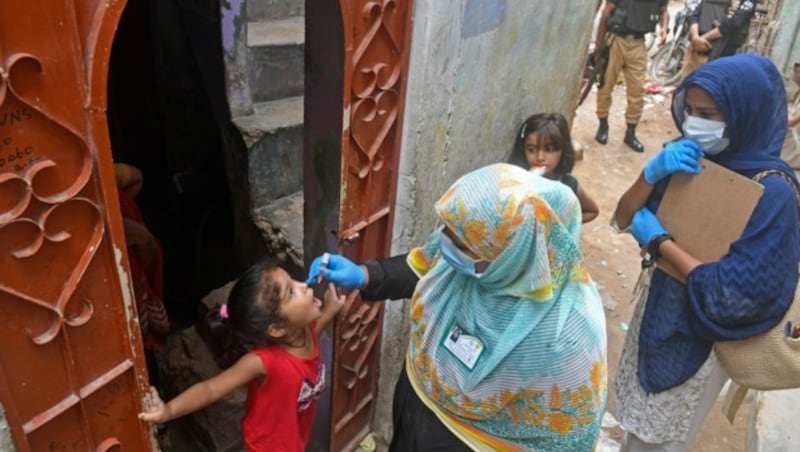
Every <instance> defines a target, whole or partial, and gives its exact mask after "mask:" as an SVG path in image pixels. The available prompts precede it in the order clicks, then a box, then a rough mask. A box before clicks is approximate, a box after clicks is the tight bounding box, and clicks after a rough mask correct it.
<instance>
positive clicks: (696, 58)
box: [681, 49, 708, 80]
mask: <svg viewBox="0 0 800 452" xmlns="http://www.w3.org/2000/svg"><path fill="white" fill-rule="evenodd" d="M706 63H708V54H707V53H706V54H703V53H697V52H695V51H694V50H692V49H686V56H685V57H684V58H683V68H681V80H683V79H685V78H686V76H687V75H689V74H690V73H691V72H692V71H694V70H695V69H697V68H699V67H700V66H702V65H704V64H706Z"/></svg>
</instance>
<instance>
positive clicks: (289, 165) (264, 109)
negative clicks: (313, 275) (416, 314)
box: [221, 0, 305, 267]
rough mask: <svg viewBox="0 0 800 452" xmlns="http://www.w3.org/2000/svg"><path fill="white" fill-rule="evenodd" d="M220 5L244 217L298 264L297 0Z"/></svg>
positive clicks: (300, 47) (301, 8)
mask: <svg viewBox="0 0 800 452" xmlns="http://www.w3.org/2000/svg"><path fill="white" fill-rule="evenodd" d="M221 7H222V30H223V50H224V51H223V53H224V57H225V66H226V76H227V80H226V89H227V95H228V104H229V106H230V110H231V114H232V116H233V122H234V124H235V125H236V127H237V128H238V129H239V131H240V132H241V134H242V137H243V139H244V142H245V144H246V146H247V148H248V153H247V168H248V170H247V177H248V181H247V182H248V184H247V185H248V186H249V198H250V206H251V217H252V220H253V222H254V223H255V224H256V226H257V227H258V228H259V230H260V232H261V235H262V237H263V238H264V240H265V242H266V244H267V247H268V248H269V251H270V252H271V253H273V254H275V255H276V256H278V258H279V259H280V258H284V259H289V260H291V261H293V262H294V263H295V264H296V265H298V266H300V267H302V249H303V236H302V231H303V228H302V223H300V227H298V222H302V218H303V89H304V82H303V81H304V48H305V17H304V13H305V4H304V1H303V0H239V1H238V2H237V1H229V2H222V3H221ZM226 8H231V9H226Z"/></svg>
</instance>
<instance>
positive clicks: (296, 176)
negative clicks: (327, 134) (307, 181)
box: [233, 96, 303, 209]
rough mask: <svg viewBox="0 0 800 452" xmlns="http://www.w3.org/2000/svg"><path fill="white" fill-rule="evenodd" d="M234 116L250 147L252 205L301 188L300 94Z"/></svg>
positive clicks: (301, 126) (268, 201)
mask: <svg viewBox="0 0 800 452" xmlns="http://www.w3.org/2000/svg"><path fill="white" fill-rule="evenodd" d="M254 109H255V114H253V115H251V116H245V117H239V118H234V120H233V121H234V123H235V124H236V125H237V127H239V130H241V132H242V135H243V137H244V138H245V143H246V144H247V147H248V149H249V165H248V166H249V171H248V178H249V186H250V187H251V191H250V197H251V205H252V206H253V207H254V208H256V209H257V208H260V207H262V206H265V205H267V204H269V203H270V202H272V201H274V200H276V199H278V198H281V197H283V196H286V195H289V194H292V193H295V192H297V191H301V190H302V189H303V97H302V96H297V97H292V98H288V99H281V100H276V101H271V102H264V103H260V104H256V105H255V106H254Z"/></svg>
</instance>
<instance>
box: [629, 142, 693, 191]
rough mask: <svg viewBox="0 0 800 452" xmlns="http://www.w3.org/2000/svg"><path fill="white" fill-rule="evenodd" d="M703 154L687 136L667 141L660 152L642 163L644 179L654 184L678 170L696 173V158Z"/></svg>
mask: <svg viewBox="0 0 800 452" xmlns="http://www.w3.org/2000/svg"><path fill="white" fill-rule="evenodd" d="M703 155H704V154H703V151H702V150H701V149H700V147H699V146H697V144H696V143H695V142H694V141H692V140H689V139H688V138H681V139H680V140H677V141H673V142H672V143H667V145H666V146H664V149H662V150H661V152H659V153H658V154H656V155H655V156H654V157H653V158H651V159H650V160H649V161H648V162H647V164H646V165H644V179H645V180H646V181H647V182H648V183H650V184H655V183H656V182H658V181H660V180H661V179H663V178H665V177H667V176H669V175H670V174H672V173H676V172H679V171H680V172H684V173H689V174H697V173H699V172H700V163H699V162H698V160H699V159H700V158H701V157H703Z"/></svg>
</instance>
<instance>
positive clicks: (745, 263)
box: [637, 55, 800, 393]
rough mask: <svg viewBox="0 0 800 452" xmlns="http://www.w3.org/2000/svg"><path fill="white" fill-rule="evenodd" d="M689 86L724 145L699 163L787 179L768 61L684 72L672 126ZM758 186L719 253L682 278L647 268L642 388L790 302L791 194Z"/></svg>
mask: <svg viewBox="0 0 800 452" xmlns="http://www.w3.org/2000/svg"><path fill="white" fill-rule="evenodd" d="M690 86H697V87H700V88H702V89H703V90H704V91H706V92H707V93H708V94H709V95H710V96H711V98H712V99H713V100H714V102H715V103H716V104H717V106H718V107H719V108H720V110H721V111H722V113H723V115H724V116H725V123H726V125H727V131H728V136H729V138H730V143H731V144H730V147H729V148H728V149H726V150H725V151H723V152H721V153H719V154H717V155H712V156H708V157H707V158H708V159H709V160H712V161H714V162H716V163H718V164H720V165H723V166H725V167H727V168H729V169H731V170H733V171H736V172H738V173H740V174H742V175H743V176H745V177H753V176H754V175H756V174H757V173H758V172H760V171H764V170H779V171H781V172H783V173H785V174H786V175H787V176H788V177H790V178H792V179H793V180H794V181H795V182H796V181H797V179H796V178H795V175H794V171H792V169H791V168H790V167H789V166H788V165H787V164H786V163H784V162H783V161H782V160H781V159H780V157H779V155H780V150H781V145H782V142H783V138H784V136H785V134H786V128H787V104H786V91H785V90H784V86H783V80H782V79H781V77H780V74H779V73H778V70H777V68H775V65H774V64H772V62H771V61H770V60H768V59H767V58H764V57H761V56H755V55H736V56H732V57H724V58H720V59H717V60H714V61H712V62H710V63H708V64H706V65H704V66H702V67H700V68H699V69H697V70H696V71H694V72H693V73H691V74H690V75H689V76H688V77H687V78H686V80H685V81H684V82H683V83H682V84H681V85H680V86H679V87H678V89H677V90H676V92H675V95H674V97H673V101H672V115H673V119H674V120H675V125H676V126H678V128H679V129H680V128H681V125H682V124H683V120H684V118H685V115H686V114H685V110H684V101H685V95H686V89H687V88H688V87H690ZM761 183H762V184H763V185H764V186H765V190H764V195H763V196H762V197H761V199H760V200H759V202H758V205H757V206H756V208H755V210H754V211H753V215H752V216H751V217H750V220H749V222H748V224H747V227H746V228H745V231H744V233H743V234H742V236H741V237H740V238H739V239H738V240H736V241H735V242H733V243H732V244H731V247H730V250H729V252H728V254H726V255H724V256H722V257H721V258H720V259H719V260H718V261H716V262H710V263H705V264H702V265H699V266H698V267H696V268H695V269H694V270H692V272H691V273H689V276H688V278H687V279H688V283H687V284H686V285H683V284H681V283H680V282H679V281H677V280H675V279H673V278H671V277H670V276H667V275H666V274H665V273H663V272H661V271H658V270H657V271H656V272H655V273H654V274H653V280H652V284H651V286H650V291H649V293H648V298H647V307H646V309H645V312H644V316H643V318H642V325H641V330H640V334H639V355H638V358H639V359H638V367H637V370H638V376H639V382H640V384H641V386H642V388H643V389H644V390H645V391H647V392H649V393H657V392H661V391H664V390H666V389H669V388H672V387H674V386H677V385H680V384H682V383H683V382H685V381H686V380H688V379H689V378H690V377H691V376H692V375H694V374H695V373H696V372H697V370H698V369H699V368H700V366H702V364H703V363H704V362H705V360H706V359H707V358H708V355H709V353H710V352H711V348H712V347H713V344H714V342H716V341H722V340H735V339H745V338H747V337H751V336H754V335H757V334H761V333H763V332H765V331H767V330H768V329H769V328H772V327H773V326H774V325H775V324H776V323H777V322H778V321H780V319H781V318H782V316H783V314H784V313H785V312H786V309H787V308H788V306H789V305H790V304H791V302H792V299H793V296H794V289H795V286H796V284H797V279H798V278H797V266H798V260H799V259H800V229H799V228H798V207H797V198H796V196H795V193H794V190H793V189H792V188H791V187H788V186H787V184H786V183H785V182H784V181H782V180H781V179H780V178H777V177H766V178H764V179H763V180H762V181H761ZM665 186H666V183H665V182H659V184H658V186H657V187H656V190H655V191H654V193H653V195H652V196H651V199H649V200H648V204H647V205H648V208H650V209H651V210H653V211H656V210H657V207H658V203H659V197H660V195H661V194H663V189H664V187H665Z"/></svg>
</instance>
